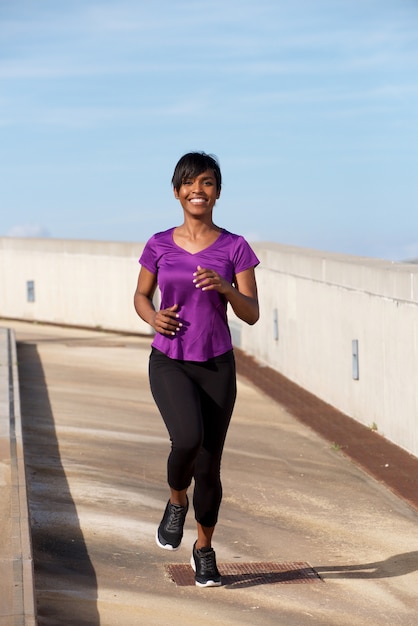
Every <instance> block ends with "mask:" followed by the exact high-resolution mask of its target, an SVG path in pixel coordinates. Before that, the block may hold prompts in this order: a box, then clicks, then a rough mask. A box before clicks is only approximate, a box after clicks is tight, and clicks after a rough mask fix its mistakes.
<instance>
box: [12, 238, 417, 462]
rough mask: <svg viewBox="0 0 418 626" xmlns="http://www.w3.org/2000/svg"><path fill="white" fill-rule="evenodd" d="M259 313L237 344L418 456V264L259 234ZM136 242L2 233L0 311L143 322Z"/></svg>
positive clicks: (82, 322) (143, 329) (122, 324)
mask: <svg viewBox="0 0 418 626" xmlns="http://www.w3.org/2000/svg"><path fill="white" fill-rule="evenodd" d="M253 247H254V249H255V251H256V254H257V255H258V257H259V259H260V266H259V267H258V268H257V270H256V272H257V282H258V288H259V298H260V308H261V317H260V320H259V322H258V323H257V324H256V325H255V326H247V325H246V324H243V323H242V322H240V320H238V319H237V318H236V317H235V316H234V315H233V313H232V312H229V316H230V324H231V332H232V337H233V341H234V344H235V345H236V346H237V347H240V348H241V349H243V350H245V351H246V352H247V353H249V354H251V355H253V356H254V357H255V359H256V360H257V361H258V362H259V363H260V365H261V366H262V365H268V366H270V367H272V368H274V369H276V370H277V371H279V372H280V373H282V374H283V375H284V376H286V377H287V378H289V379H290V380H292V381H294V382H296V383H297V384H298V385H300V386H301V387H303V388H305V389H307V390H308V391H310V392H311V393H313V394H315V395H316V396H318V397H320V398H321V399H323V400H325V401H326V402H328V403H329V404H331V405H333V406H335V407H336V408H338V409H340V410H341V411H343V412H344V413H346V414H348V415H350V416H351V417H353V418H354V419H356V420H358V421H359V422H361V423H363V424H364V425H366V426H370V427H371V428H375V429H377V430H378V432H379V433H380V434H382V435H383V436H385V437H386V438H387V439H389V440H391V441H392V442H394V443H396V444H397V445H399V446H401V447H402V448H404V449H405V450H408V451H409V452H411V453H412V454H414V455H415V456H418V385H417V384H416V381H417V380H418V266H416V265H413V264H402V263H390V262H386V261H380V260H376V259H368V258H359V257H350V256H345V255H338V254H330V253H323V252H319V251H315V250H306V249H303V248H295V247H291V246H285V245H280V244H270V243H255V244H253ZM142 249H143V243H137V244H136V243H113V242H91V241H67V240H54V239H43V240H41V239H13V238H0V316H1V317H3V318H8V317H9V318H15V319H23V320H33V321H39V322H49V323H54V324H69V325H74V326H87V327H93V328H103V329H106V330H114V331H121V332H133V333H141V334H151V329H150V328H149V326H148V325H146V324H144V322H142V320H140V319H139V318H138V316H137V315H136V313H135V311H134V308H133V293H134V290H135V286H136V280H137V275H138V269H139V265H138V258H139V256H140V254H141V252H142Z"/></svg>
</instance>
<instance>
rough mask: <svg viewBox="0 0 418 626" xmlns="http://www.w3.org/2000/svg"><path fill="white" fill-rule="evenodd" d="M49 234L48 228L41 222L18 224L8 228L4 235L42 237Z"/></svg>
mask: <svg viewBox="0 0 418 626" xmlns="http://www.w3.org/2000/svg"><path fill="white" fill-rule="evenodd" d="M50 236H51V235H50V232H49V230H48V229H47V228H46V227H45V226H42V225H41V224H18V225H16V226H13V227H12V228H10V230H9V231H8V232H7V233H6V237H30V238H32V237H34V238H42V239H43V238H45V237H50Z"/></svg>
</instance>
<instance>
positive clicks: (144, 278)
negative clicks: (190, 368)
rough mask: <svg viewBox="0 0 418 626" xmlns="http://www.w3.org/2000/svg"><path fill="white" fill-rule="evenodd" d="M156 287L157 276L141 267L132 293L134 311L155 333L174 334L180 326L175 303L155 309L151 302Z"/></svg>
mask: <svg viewBox="0 0 418 626" xmlns="http://www.w3.org/2000/svg"><path fill="white" fill-rule="evenodd" d="M156 288H157V277H156V276H155V274H152V272H150V271H149V270H147V269H146V268H145V267H141V270H140V272H139V276H138V284H137V286H136V290H135V295H134V306H135V311H136V312H137V313H138V315H139V317H140V318H141V319H143V320H144V322H147V324H149V325H150V326H152V327H153V329H154V330H155V331H156V332H157V333H161V334H162V335H175V334H176V332H177V331H178V330H180V328H181V324H180V322H179V321H178V319H177V318H178V315H177V313H176V310H177V308H178V305H177V304H173V306H171V307H169V308H168V309H163V310H160V311H156V310H155V308H154V305H153V303H152V298H153V296H154V293H155V290H156Z"/></svg>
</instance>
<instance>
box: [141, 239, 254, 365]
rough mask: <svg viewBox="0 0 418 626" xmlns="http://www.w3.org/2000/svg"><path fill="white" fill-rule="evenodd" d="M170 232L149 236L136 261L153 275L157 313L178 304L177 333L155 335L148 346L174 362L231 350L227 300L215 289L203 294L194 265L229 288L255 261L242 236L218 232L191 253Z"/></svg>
mask: <svg viewBox="0 0 418 626" xmlns="http://www.w3.org/2000/svg"><path fill="white" fill-rule="evenodd" d="M173 231H174V228H170V229H169V230H166V231H164V232H161V233H156V234H155V235H153V236H152V237H151V238H150V239H149V240H148V242H147V243H146V245H145V248H144V250H143V252H142V255H141V258H140V259H139V263H140V264H141V265H142V266H143V267H145V268H146V269H147V270H148V271H149V272H151V273H152V274H154V275H156V276H157V280H158V286H159V288H160V291H161V309H167V308H168V307H171V306H173V305H174V304H178V309H177V313H178V314H179V321H180V322H181V323H182V327H181V329H180V330H179V331H178V332H177V333H176V334H175V335H162V334H160V333H156V334H155V337H154V341H153V342H152V345H153V346H154V347H155V348H157V350H160V351H161V352H164V354H166V355H167V356H168V357H170V358H172V359H181V360H184V361H207V360H208V359H210V358H212V357H214V356H219V355H221V354H224V353H225V352H228V350H231V349H232V341H231V334H230V331H229V327H228V321H227V315H226V309H227V300H226V298H225V297H224V296H223V295H222V294H220V293H218V292H217V291H202V290H201V289H197V288H196V287H195V284H194V283H193V279H194V276H193V273H194V272H195V271H196V270H197V266H198V265H200V267H204V268H208V269H213V270H215V272H217V273H218V274H220V275H221V276H222V277H223V278H225V280H227V281H228V282H229V283H231V284H232V282H233V280H234V277H235V275H236V274H239V273H240V272H243V271H245V270H247V269H249V268H251V267H255V266H256V265H258V263H259V260H258V259H257V257H256V255H255V254H254V252H253V250H252V249H251V247H250V246H249V244H248V243H247V241H246V240H245V239H244V238H243V237H241V236H240V235H234V234H233V233H230V232H228V231H227V230H222V231H221V233H220V235H219V237H218V239H217V240H216V241H214V242H213V243H212V244H211V245H210V246H208V247H207V248H205V249H204V250H201V251H200V252H196V253H194V254H192V253H191V252H187V250H184V249H183V248H181V247H180V246H178V245H177V244H176V243H175V242H174V239H173Z"/></svg>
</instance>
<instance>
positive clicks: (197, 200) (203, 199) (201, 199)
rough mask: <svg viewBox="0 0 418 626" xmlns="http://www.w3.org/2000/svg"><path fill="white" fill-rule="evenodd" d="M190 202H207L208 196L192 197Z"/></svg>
mask: <svg viewBox="0 0 418 626" xmlns="http://www.w3.org/2000/svg"><path fill="white" fill-rule="evenodd" d="M190 202H191V203H192V204H204V203H205V202H206V198H191V199H190Z"/></svg>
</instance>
